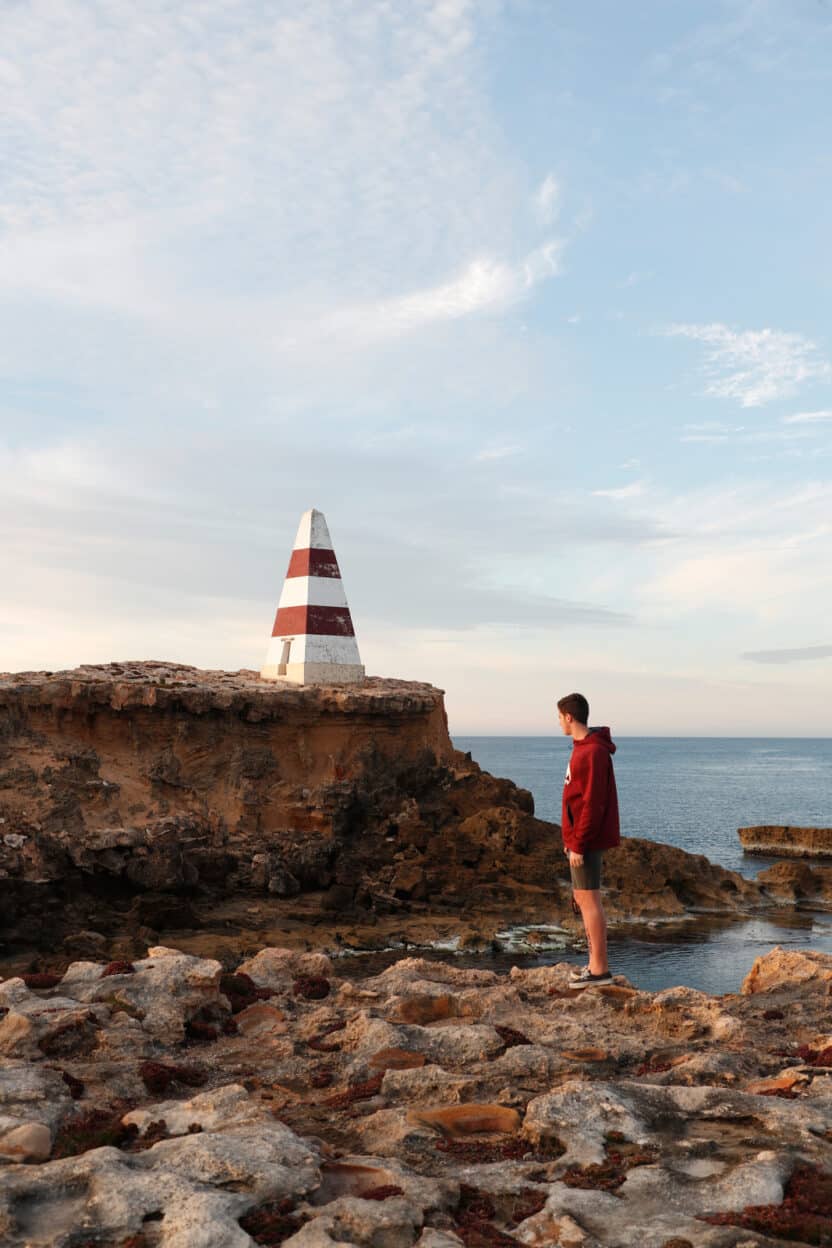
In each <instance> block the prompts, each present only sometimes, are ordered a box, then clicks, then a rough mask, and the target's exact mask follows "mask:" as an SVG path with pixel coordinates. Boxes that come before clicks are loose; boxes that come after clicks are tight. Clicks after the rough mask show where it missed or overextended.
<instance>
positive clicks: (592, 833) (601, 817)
mask: <svg viewBox="0 0 832 1248" xmlns="http://www.w3.org/2000/svg"><path fill="white" fill-rule="evenodd" d="M614 753H615V745H614V744H613V741H612V738H611V737H610V730H609V728H590V730H589V736H587V737H584V739H583V741H573V742H572V755H571V757H570V759H569V766H568V767H567V768H566V780H565V781H564V786H563V816H562V819H561V828H562V832H563V843H564V845H565V846H566V848H567V849H571V850H572V852H573V853H576V854H583V853H587V852H588V851H590V850H594V849H614V848H615V846H616V845H618V844H620V842H621V836H620V833H619V828H618V794H617V792H616V788H615V776H614V774H613V770H612V756H613V754H614Z"/></svg>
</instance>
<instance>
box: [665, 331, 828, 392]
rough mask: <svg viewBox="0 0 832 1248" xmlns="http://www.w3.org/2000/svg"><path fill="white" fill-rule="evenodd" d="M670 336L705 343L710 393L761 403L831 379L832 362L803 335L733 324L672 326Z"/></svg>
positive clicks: (707, 383)
mask: <svg viewBox="0 0 832 1248" xmlns="http://www.w3.org/2000/svg"><path fill="white" fill-rule="evenodd" d="M664 332H665V334H666V335H667V336H668V337H681V338H690V339H692V340H694V341H695V342H701V343H702V344H703V345H704V346H705V347H706V352H705V365H704V372H705V376H706V377H707V382H706V386H705V393H706V394H708V395H711V396H713V397H714V398H722V399H736V400H737V401H738V402H739V403H740V404H741V405H742V406H743V407H759V406H761V405H762V404H763V403H770V402H771V401H772V400H773V399H782V398H788V397H789V396H790V395H792V394H795V393H797V391H798V390H800V388H801V387H802V386H803V385H805V384H807V383H809V382H813V381H826V380H828V379H829V378H830V377H832V366H830V364H829V362H828V361H827V360H826V359H824V357H823V356H822V355H821V354H820V353H819V351H818V348H817V346H816V345H815V343H814V342H812V341H811V339H809V338H804V337H803V336H802V335H801V334H795V333H788V332H786V331H783V330H777V329H760V330H753V329H748V330H736V329H732V328H731V327H730V326H728V325H723V324H719V323H714V324H711V325H671V326H670V327H669V328H668V329H666V330H665V331H664Z"/></svg>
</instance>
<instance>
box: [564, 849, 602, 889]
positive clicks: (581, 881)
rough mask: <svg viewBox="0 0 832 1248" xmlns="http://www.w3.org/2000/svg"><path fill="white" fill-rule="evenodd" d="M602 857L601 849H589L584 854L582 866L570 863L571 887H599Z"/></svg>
mask: <svg viewBox="0 0 832 1248" xmlns="http://www.w3.org/2000/svg"><path fill="white" fill-rule="evenodd" d="M603 858H604V851H603V850H601V849H590V850H589V851H588V852H587V853H585V854H584V865H583V866H582V867H573V866H572V865H571V863H570V865H569V874H570V875H571V876H572V887H573V888H579V889H596V888H600V887H601V863H602V861H603Z"/></svg>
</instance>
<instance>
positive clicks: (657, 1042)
mask: <svg viewBox="0 0 832 1248" xmlns="http://www.w3.org/2000/svg"><path fill="white" fill-rule="evenodd" d="M568 969H569V968H568V966H567V965H565V964H560V965H555V966H548V967H537V968H533V969H530V970H521V969H518V968H514V969H513V970H512V971H511V972H510V973H509V974H498V973H496V972H492V971H484V970H463V969H460V968H456V967H454V966H451V965H447V964H444V963H436V962H430V961H426V960H424V959H417V958H408V959H403V960H401V961H400V962H397V963H396V964H394V965H393V966H391V967H389V968H388V969H387V970H385V971H384V972H383V973H382V974H380V975H377V976H375V977H374V978H372V979H369V980H363V981H361V982H360V983H353V982H351V981H349V980H347V979H342V978H339V977H338V976H336V975H335V974H334V973H333V965H332V963H331V962H330V961H329V960H328V959H327V958H326V957H325V955H323V954H320V953H312V954H298V953H296V952H293V951H290V950H286V949H279V948H267V949H264V950H261V951H260V952H258V953H257V954H255V955H253V956H251V957H250V958H249V959H248V960H247V961H246V962H245V964H244V965H241V966H240V967H238V968H237V970H236V972H235V973H233V974H232V973H228V972H223V969H222V967H221V965H220V963H219V962H216V961H213V960H212V959H208V958H196V957H193V956H191V955H189V954H185V953H182V952H180V951H178V950H176V949H174V948H169V947H154V948H151V949H150V950H149V951H147V956H146V957H144V958H142V959H138V960H137V961H136V962H135V963H133V964H131V965H124V966H120V967H119V968H117V969H116V970H115V971H113V969H112V968H111V967H110V966H108V965H106V964H104V963H98V964H97V963H93V962H89V961H87V962H78V963H75V964H73V965H71V966H70V967H69V968H68V969H67V971H66V974H65V975H64V976H63V977H62V979H61V980H60V981H59V982H56V983H52V984H50V985H44V984H43V983H42V981H38V980H35V981H34V985H35V986H32V985H27V984H26V982H25V981H24V980H23V979H22V978H19V977H12V978H8V979H6V980H2V981H0V1045H2V1051H3V1063H2V1065H1V1066H0V1242H2V1243H3V1245H4V1248H5V1245H8V1248H40V1246H41V1245H43V1246H44V1248H45V1246H46V1245H54V1246H56V1248H92V1246H97V1248H171V1246H173V1248H194V1246H195V1245H197V1246H201V1245H205V1248H218V1246H220V1248H222V1246H226V1245H227V1246H229V1248H232V1246H233V1248H237V1246H240V1248H242V1246H244V1245H251V1244H264V1245H276V1244H287V1245H291V1246H292V1248H332V1246H333V1245H356V1246H361V1248H449V1246H452V1245H460V1244H462V1245H466V1246H468V1248H472V1246H473V1248H489V1246H491V1245H497V1246H503V1248H511V1246H512V1245H529V1246H536V1248H549V1246H550V1245H551V1246H557V1245H561V1246H562V1248H593V1246H596V1248H627V1246H629V1245H633V1244H638V1245H639V1246H640V1248H682V1246H683V1245H684V1244H686V1243H687V1244H690V1245H694V1248H698V1246H699V1245H703V1246H708V1248H741V1246H742V1248H752V1246H753V1245H780V1246H781V1248H782V1245H783V1244H788V1243H792V1244H800V1243H807V1242H808V1243H817V1244H823V1243H830V1242H832V1034H830V1031H829V1029H830V1006H831V1005H832V994H831V990H830V985H832V958H830V957H828V956H824V955H821V954H815V953H801V954H796V953H794V952H790V953H788V954H784V953H782V952H781V951H780V950H776V949H775V950H773V951H772V952H771V953H770V954H768V955H766V957H764V958H761V959H760V960H759V961H758V963H757V964H756V965H755V967H754V968H753V970H752V972H751V973H750V974H749V976H748V978H747V979H746V981H745V983H744V985H743V989H742V991H741V992H740V993H738V994H736V995H732V996H724V997H719V998H713V997H708V996H706V995H704V994H702V993H699V992H695V991H693V990H690V989H685V988H675V989H671V990H668V991H666V992H663V993H656V994H651V993H643V992H640V991H638V990H637V989H636V988H634V987H633V986H632V985H630V984H628V983H627V982H626V981H624V980H622V979H617V980H616V981H615V983H614V984H612V985H610V986H607V987H599V988H593V989H589V990H586V991H584V992H571V991H570V990H569V988H568ZM807 1192H808V1196H807ZM804 1235H805V1236H810V1237H809V1238H801V1236H804ZM824 1237H825V1238H824Z"/></svg>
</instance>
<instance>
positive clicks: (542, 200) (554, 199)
mask: <svg viewBox="0 0 832 1248" xmlns="http://www.w3.org/2000/svg"><path fill="white" fill-rule="evenodd" d="M532 202H533V204H534V211H535V216H536V217H537V219H538V221H539V222H540V224H541V225H552V223H553V222H554V221H556V220H557V216H558V211H559V208H560V184H559V183H558V180H557V178H556V177H555V176H554V174H552V173H550V174H548V175H547V176H546V178H545V179H544V180H543V182H542V183H541V185H540V186H539V187H538V189H537V191H536V192H535V194H534V198H533V201H532Z"/></svg>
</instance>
